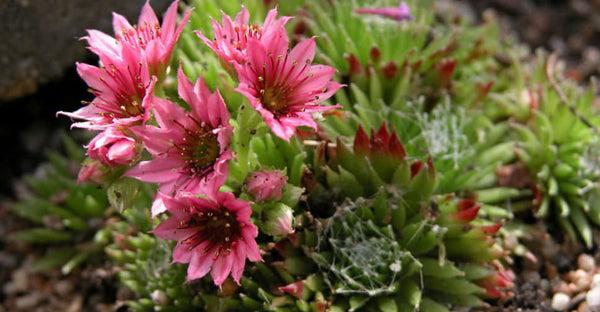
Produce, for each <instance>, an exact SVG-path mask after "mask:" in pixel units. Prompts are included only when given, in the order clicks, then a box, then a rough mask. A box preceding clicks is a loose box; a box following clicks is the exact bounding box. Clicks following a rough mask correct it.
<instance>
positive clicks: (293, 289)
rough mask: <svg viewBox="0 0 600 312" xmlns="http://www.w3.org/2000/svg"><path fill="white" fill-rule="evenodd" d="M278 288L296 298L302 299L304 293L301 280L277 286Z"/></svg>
mask: <svg viewBox="0 0 600 312" xmlns="http://www.w3.org/2000/svg"><path fill="white" fill-rule="evenodd" d="M279 290H281V291H285V292H286V293H288V294H290V295H292V296H294V297H296V298H298V299H302V294H303V293H304V283H303V281H297V282H294V283H291V284H288V285H285V286H282V287H279Z"/></svg>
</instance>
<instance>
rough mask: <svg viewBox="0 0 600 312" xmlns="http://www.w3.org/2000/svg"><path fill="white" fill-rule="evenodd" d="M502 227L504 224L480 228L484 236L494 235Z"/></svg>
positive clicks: (499, 223)
mask: <svg viewBox="0 0 600 312" xmlns="http://www.w3.org/2000/svg"><path fill="white" fill-rule="evenodd" d="M502 225H504V223H502V222H498V223H496V224H494V225H488V226H482V227H481V230H482V231H483V234H485V235H494V234H496V233H498V231H499V230H500V228H501V227H502Z"/></svg>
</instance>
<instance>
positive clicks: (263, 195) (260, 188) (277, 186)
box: [246, 170, 287, 202]
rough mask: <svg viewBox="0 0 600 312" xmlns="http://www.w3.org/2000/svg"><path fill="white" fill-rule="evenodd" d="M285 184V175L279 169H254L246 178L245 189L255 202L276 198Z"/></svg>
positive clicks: (279, 195) (278, 197)
mask: <svg viewBox="0 0 600 312" xmlns="http://www.w3.org/2000/svg"><path fill="white" fill-rule="evenodd" d="M286 184H287V181H286V177H285V175H283V173H282V172H281V170H276V171H268V170H263V171H256V172H254V173H253V174H252V176H250V177H249V178H248V179H246V186H247V189H246V190H247V192H248V193H250V194H251V195H253V196H254V201H255V202H263V201H271V200H278V199H281V190H282V189H283V188H284V187H285V185H286Z"/></svg>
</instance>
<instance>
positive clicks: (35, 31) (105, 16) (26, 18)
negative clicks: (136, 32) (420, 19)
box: [0, 0, 171, 100]
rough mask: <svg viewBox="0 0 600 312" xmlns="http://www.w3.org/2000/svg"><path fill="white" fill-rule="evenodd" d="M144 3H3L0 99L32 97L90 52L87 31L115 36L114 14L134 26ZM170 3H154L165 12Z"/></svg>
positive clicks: (161, 0) (93, 0) (91, 0)
mask: <svg viewBox="0 0 600 312" xmlns="http://www.w3.org/2000/svg"><path fill="white" fill-rule="evenodd" d="M144 2H145V0H135V1H121V0H103V1H96V0H74V1H31V0H6V1H0V37H1V38H2V40H0V68H2V76H0V100H8V99H14V98H18V97H21V96H23V95H26V94H30V93H33V92H34V91H35V90H36V89H37V86H38V85H40V84H43V83H45V82H48V81H50V80H51V79H54V78H58V77H60V76H62V74H63V72H64V71H65V69H67V68H68V67H72V66H73V65H74V62H75V61H82V60H84V58H85V57H86V56H87V57H89V54H87V53H88V52H86V49H85V43H84V42H82V41H80V40H77V39H78V38H81V37H82V36H85V35H86V32H85V30H86V29H92V28H93V29H100V30H102V31H105V32H109V33H112V27H111V25H112V14H111V12H112V11H115V12H118V13H121V14H122V15H125V16H126V17H128V19H129V20H130V21H131V22H136V21H137V17H138V15H139V13H140V11H141V8H142V6H143V4H144ZM170 3H171V0H152V6H153V8H154V10H155V11H156V12H157V14H159V15H160V14H162V13H163V12H164V11H165V9H166V8H167V6H168V4H170Z"/></svg>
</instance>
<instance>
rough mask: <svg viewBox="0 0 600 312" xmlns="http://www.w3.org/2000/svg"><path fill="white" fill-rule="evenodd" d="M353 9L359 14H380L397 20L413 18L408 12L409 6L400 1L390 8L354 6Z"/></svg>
mask: <svg viewBox="0 0 600 312" xmlns="http://www.w3.org/2000/svg"><path fill="white" fill-rule="evenodd" d="M354 11H355V12H356V13H360V14H375V15H381V16H385V17H389V18H392V19H395V20H397V21H404V20H411V19H414V17H413V16H412V15H411V14H410V8H409V7H408V5H406V3H404V2H400V5H399V6H397V7H392V8H356V9H355V10H354Z"/></svg>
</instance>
